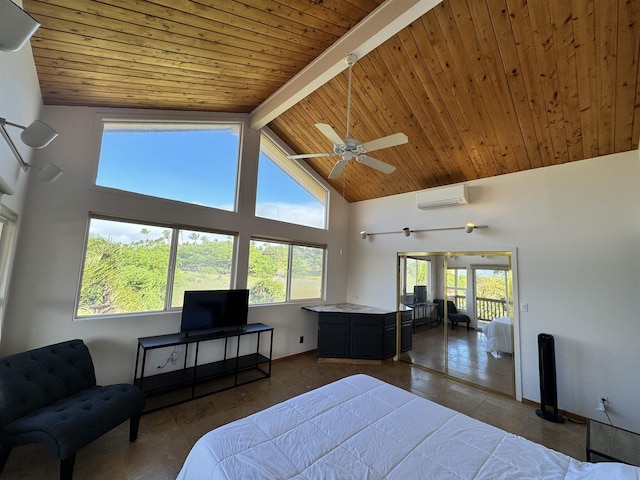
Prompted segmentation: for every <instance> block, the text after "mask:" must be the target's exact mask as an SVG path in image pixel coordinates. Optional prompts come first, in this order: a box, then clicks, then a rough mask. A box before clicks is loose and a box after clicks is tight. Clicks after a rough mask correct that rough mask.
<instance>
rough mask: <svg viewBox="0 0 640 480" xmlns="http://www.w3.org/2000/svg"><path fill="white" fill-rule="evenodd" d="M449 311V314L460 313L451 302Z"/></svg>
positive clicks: (448, 307) (448, 305)
mask: <svg viewBox="0 0 640 480" xmlns="http://www.w3.org/2000/svg"><path fill="white" fill-rule="evenodd" d="M447 310H448V311H449V313H458V309H457V308H456V304H455V303H453V302H452V301H451V300H447Z"/></svg>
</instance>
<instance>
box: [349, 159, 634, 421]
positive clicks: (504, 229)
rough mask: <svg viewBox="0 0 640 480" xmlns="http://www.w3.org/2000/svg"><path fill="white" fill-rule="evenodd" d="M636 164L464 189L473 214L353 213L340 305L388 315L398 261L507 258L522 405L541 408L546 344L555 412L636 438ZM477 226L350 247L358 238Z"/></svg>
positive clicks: (534, 173) (412, 209) (579, 165)
mask: <svg viewBox="0 0 640 480" xmlns="http://www.w3.org/2000/svg"><path fill="white" fill-rule="evenodd" d="M639 181H640V162H639V160H638V152H637V151H633V152H627V153H623V154H617V155H609V156H606V157H600V158H596V159H590V160H584V161H580V162H576V163H571V164H566V165H559V166H554V167H548V168H542V169H536V170H531V171H527V172H521V173H517V174H511V175H504V176H499V177H494V178H489V179H485V180H478V181H473V182H469V183H468V185H469V187H470V197H471V204H470V205H466V206H458V207H450V208H442V209H437V210H424V211H423V210H418V209H417V208H416V205H415V193H410V194H404V195H397V196H393V197H387V198H382V199H377V200H371V201H365V202H359V203H357V204H353V205H352V209H351V225H350V227H349V242H350V249H349V252H350V256H349V278H348V292H347V299H348V301H352V302H357V303H362V304H368V305H373V306H378V307H392V306H393V305H395V301H396V298H395V289H396V286H395V282H396V273H395V269H396V253H397V252H399V251H402V252H407V251H417V252H423V251H431V252H434V251H435V252H444V251H480V250H512V249H517V263H518V265H517V266H518V278H517V279H514V280H515V281H517V283H518V290H519V302H520V303H527V304H528V312H520V315H519V318H520V334H521V343H520V345H519V347H520V349H521V376H522V395H523V397H524V398H526V399H530V400H534V401H539V398H540V395H539V393H540V391H539V381H538V354H537V335H538V334H539V333H549V334H552V335H553V336H554V338H555V347H556V364H557V377H558V404H559V407H560V408H561V409H566V410H568V411H570V412H573V413H576V414H580V415H584V416H587V417H591V418H596V419H600V420H606V418H605V417H604V416H603V414H602V413H601V412H597V411H595V408H594V407H595V404H596V400H597V398H598V396H600V395H606V396H607V397H609V400H610V414H611V418H612V420H613V422H614V424H616V425H620V426H623V427H626V428H629V429H631V430H634V431H639V432H640V414H638V413H637V412H638V409H637V403H638V401H640V381H639V377H638V373H637V372H638V364H639V363H640V348H639V343H640V340H639V339H640V189H639V188H638V185H639ZM467 221H474V222H475V223H476V224H487V225H489V228H488V229H484V230H476V231H475V232H473V233H472V234H466V233H464V231H443V232H425V233H420V234H412V235H411V236H410V237H405V236H403V235H402V234H400V233H399V234H397V235H380V236H373V237H369V238H367V239H366V240H362V239H360V236H359V235H358V232H359V231H360V230H363V229H364V230H367V231H368V232H380V231H392V230H401V229H402V228H403V227H410V228H411V229H423V228H437V227H451V226H462V225H464V223H465V222H467Z"/></svg>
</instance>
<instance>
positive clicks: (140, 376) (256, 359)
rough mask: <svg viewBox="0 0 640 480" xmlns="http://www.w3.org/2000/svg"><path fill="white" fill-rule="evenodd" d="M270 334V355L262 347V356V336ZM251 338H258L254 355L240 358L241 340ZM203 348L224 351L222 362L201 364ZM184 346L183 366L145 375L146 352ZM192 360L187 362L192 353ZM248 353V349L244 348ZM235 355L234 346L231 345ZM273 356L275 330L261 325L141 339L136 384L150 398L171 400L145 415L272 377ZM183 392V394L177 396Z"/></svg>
mask: <svg viewBox="0 0 640 480" xmlns="http://www.w3.org/2000/svg"><path fill="white" fill-rule="evenodd" d="M266 332H269V333H270V338H269V354H268V356H267V355H266V351H265V350H264V348H265V347H264V346H263V350H262V351H263V352H264V353H265V354H263V353H261V344H260V342H261V335H262V334H263V333H266ZM249 335H252V336H255V337H256V349H255V353H254V352H252V353H249V354H244V355H241V354H240V351H241V348H240V344H241V339H243V338H245V337H247V336H249ZM232 339H235V341H236V345H235V355H233V354H232V355H228V350H229V343H230V340H232ZM205 342H206V343H205ZM201 344H202V349H205V348H207V347H213V346H214V345H215V346H217V347H218V348H221V347H222V348H224V353H223V355H222V359H220V360H216V361H213V362H207V363H202V364H201V363H199V357H200V356H201V355H200V354H201V352H200V350H201ZM179 346H184V353H183V356H184V360H183V362H182V367H181V368H179V369H177V370H172V371H168V372H164V373H160V374H156V375H145V368H146V367H147V353H148V352H149V351H153V350H157V349H160V348H169V347H179ZM193 348H195V352H192V354H191V356H192V357H193V359H192V360H191V361H189V362H188V359H189V351H190V350H192V349H193ZM245 350H246V349H245ZM231 351H232V353H233V345H232V346H231ZM272 355H273V327H270V326H268V325H264V324H262V323H251V324H248V325H246V326H245V327H244V328H243V329H238V330H233V331H229V330H226V331H225V330H222V331H215V330H214V331H207V332H202V333H198V332H191V333H189V334H185V333H178V334H169V335H159V336H155V337H142V338H139V339H138V352H137V355H136V367H135V372H134V385H136V386H138V387H139V388H140V389H141V390H142V391H143V392H144V393H145V395H146V396H147V399H148V400H149V398H150V397H152V396H156V395H161V394H165V395H164V396H166V397H168V400H167V401H165V402H164V403H160V404H159V405H155V406H154V405H153V404H152V405H151V406H150V405H149V403H150V402H147V404H148V405H147V408H146V409H145V411H144V412H143V413H149V412H152V411H155V410H158V409H160V408H165V407H169V406H172V405H177V404H179V403H183V402H186V401H189V400H193V399H195V398H199V397H203V396H205V395H210V394H212V393H216V392H220V391H222V390H226V389H228V388H233V387H237V386H240V385H245V384H247V383H250V382H254V381H256V380H260V379H263V378H267V377H270V376H271V363H272ZM179 390H180V391H181V394H179V393H176V392H177V391H179Z"/></svg>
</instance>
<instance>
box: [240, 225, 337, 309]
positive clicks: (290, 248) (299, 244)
mask: <svg viewBox="0 0 640 480" xmlns="http://www.w3.org/2000/svg"><path fill="white" fill-rule="evenodd" d="M253 242H264V243H271V244H279V245H286V246H287V247H288V248H287V278H286V281H285V299H284V301H282V302H269V303H251V302H249V306H267V305H285V304H291V303H302V302H309V301H323V300H324V299H325V297H326V278H327V245H321V244H314V243H309V242H295V241H288V240H280V239H278V240H274V239H272V238H266V237H258V236H252V237H251V238H250V239H249V245H251V244H252V243H253ZM293 247H310V248H317V249H320V250H322V278H321V279H320V296H319V297H311V298H296V299H294V300H292V299H291V273H292V264H293V262H292V259H293ZM247 263H248V264H249V265H250V264H251V252H249V255H248V256H247ZM248 283H249V275H247V284H248Z"/></svg>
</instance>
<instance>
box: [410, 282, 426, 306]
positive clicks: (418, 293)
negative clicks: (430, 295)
mask: <svg viewBox="0 0 640 480" xmlns="http://www.w3.org/2000/svg"><path fill="white" fill-rule="evenodd" d="M413 303H427V287H426V286H424V285H416V286H415V287H413Z"/></svg>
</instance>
